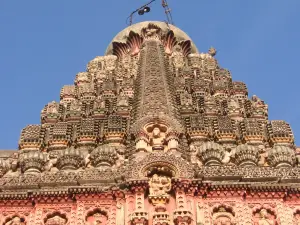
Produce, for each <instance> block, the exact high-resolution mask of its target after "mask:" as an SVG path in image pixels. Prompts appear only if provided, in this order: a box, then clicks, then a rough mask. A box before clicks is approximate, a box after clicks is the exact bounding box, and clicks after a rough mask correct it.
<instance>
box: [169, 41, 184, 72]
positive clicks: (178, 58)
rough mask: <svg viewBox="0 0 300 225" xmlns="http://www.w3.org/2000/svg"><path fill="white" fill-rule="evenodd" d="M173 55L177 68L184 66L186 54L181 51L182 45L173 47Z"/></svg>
mask: <svg viewBox="0 0 300 225" xmlns="http://www.w3.org/2000/svg"><path fill="white" fill-rule="evenodd" d="M171 57H172V59H173V64H174V66H175V68H176V70H178V69H179V68H183V67H184V56H183V54H182V52H181V48H180V46H175V47H174V48H173V53H172V56H171Z"/></svg>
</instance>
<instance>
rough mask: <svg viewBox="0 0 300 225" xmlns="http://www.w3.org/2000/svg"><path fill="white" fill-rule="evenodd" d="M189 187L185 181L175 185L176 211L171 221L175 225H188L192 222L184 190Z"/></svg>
mask: <svg viewBox="0 0 300 225" xmlns="http://www.w3.org/2000/svg"><path fill="white" fill-rule="evenodd" d="M188 186H189V184H188V182H187V181H184V180H181V181H177V183H176V185H175V188H174V189H175V195H176V210H175V211H174V215H173V219H174V222H175V224H176V225H179V224H180V225H188V224H191V222H192V220H193V214H192V212H191V209H189V208H188V207H187V199H186V194H185V189H186V188H187V187H188Z"/></svg>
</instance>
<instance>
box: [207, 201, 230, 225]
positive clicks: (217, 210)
mask: <svg viewBox="0 0 300 225" xmlns="http://www.w3.org/2000/svg"><path fill="white" fill-rule="evenodd" d="M212 222H213V224H214V225H219V224H226V225H227V224H228V225H234V224H236V221H235V213H234V210H233V208H232V207H231V206H228V205H225V204H218V205H216V206H215V207H213V209H212Z"/></svg>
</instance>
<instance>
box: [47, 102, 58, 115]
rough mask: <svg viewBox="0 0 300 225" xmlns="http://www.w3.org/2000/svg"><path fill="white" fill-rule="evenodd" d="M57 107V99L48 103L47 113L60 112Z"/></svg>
mask: <svg viewBox="0 0 300 225" xmlns="http://www.w3.org/2000/svg"><path fill="white" fill-rule="evenodd" d="M57 108H58V105H57V103H56V102H55V101H52V102H50V103H49V104H48V107H47V113H53V114H55V113H58V110H57Z"/></svg>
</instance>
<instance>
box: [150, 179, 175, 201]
mask: <svg viewBox="0 0 300 225" xmlns="http://www.w3.org/2000/svg"><path fill="white" fill-rule="evenodd" d="M170 190H171V179H170V178H169V177H166V176H159V175H157V174H154V175H153V176H152V178H151V179H150V180H149V192H150V195H152V196H164V195H167V193H168V192H169V191H170Z"/></svg>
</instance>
